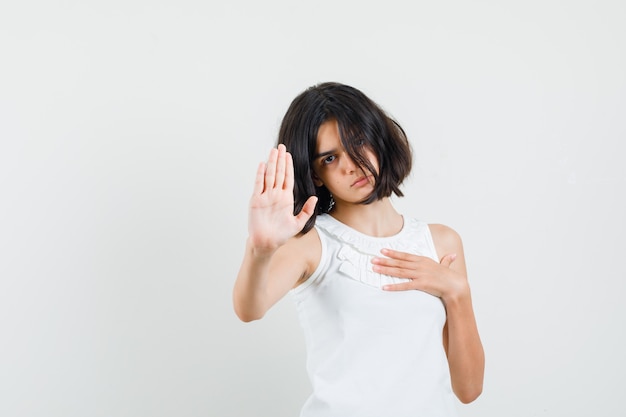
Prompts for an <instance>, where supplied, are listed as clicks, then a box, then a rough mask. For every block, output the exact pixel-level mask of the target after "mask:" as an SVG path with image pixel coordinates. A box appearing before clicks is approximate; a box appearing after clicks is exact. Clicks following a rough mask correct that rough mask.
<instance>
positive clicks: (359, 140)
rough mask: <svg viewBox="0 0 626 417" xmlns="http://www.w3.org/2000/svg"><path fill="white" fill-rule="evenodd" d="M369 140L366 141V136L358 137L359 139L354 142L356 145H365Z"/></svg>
mask: <svg viewBox="0 0 626 417" xmlns="http://www.w3.org/2000/svg"><path fill="white" fill-rule="evenodd" d="M366 143H367V142H365V138H358V139H357V140H355V141H354V144H355V145H356V146H363V145H365V144H366Z"/></svg>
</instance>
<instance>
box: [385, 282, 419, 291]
mask: <svg viewBox="0 0 626 417" xmlns="http://www.w3.org/2000/svg"><path fill="white" fill-rule="evenodd" d="M414 289H415V288H414V285H413V282H412V281H410V282H402V283H400V284H388V285H383V290H384V291H409V290H414Z"/></svg>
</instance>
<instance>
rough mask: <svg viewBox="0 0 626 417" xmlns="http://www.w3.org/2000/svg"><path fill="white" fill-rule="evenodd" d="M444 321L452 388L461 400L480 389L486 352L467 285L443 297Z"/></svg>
mask: <svg viewBox="0 0 626 417" xmlns="http://www.w3.org/2000/svg"><path fill="white" fill-rule="evenodd" d="M444 302H445V305H446V312H447V323H446V328H445V332H446V334H445V335H444V341H445V342H446V343H445V344H446V348H447V349H446V350H447V354H448V363H449V367H450V376H451V379H452V389H453V390H454V392H455V394H456V395H457V397H458V398H459V400H461V401H462V402H464V403H469V402H472V401H474V400H475V399H476V398H477V397H478V396H479V395H480V394H481V392H482V387H483V378H484V369H485V355H484V351H483V346H482V343H481V341H480V336H479V334H478V328H477V325H476V319H475V317H474V310H473V308H472V300H471V295H470V292H469V289H468V290H467V291H466V292H465V293H464V294H463V295H461V296H458V297H455V298H453V299H448V300H445V301H444Z"/></svg>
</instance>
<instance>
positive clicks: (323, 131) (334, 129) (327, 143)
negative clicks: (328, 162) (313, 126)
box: [315, 120, 342, 153]
mask: <svg viewBox="0 0 626 417" xmlns="http://www.w3.org/2000/svg"><path fill="white" fill-rule="evenodd" d="M341 146H342V144H341V136H340V135H339V124H338V123H337V121H336V120H327V121H325V122H324V123H322V124H321V125H320V127H319V129H318V130H317V145H316V146H315V150H316V152H317V153H322V152H325V151H329V150H332V149H337V148H340V147H341Z"/></svg>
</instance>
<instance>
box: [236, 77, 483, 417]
mask: <svg viewBox="0 0 626 417" xmlns="http://www.w3.org/2000/svg"><path fill="white" fill-rule="evenodd" d="M411 162H412V156H411V149H410V146H409V143H408V141H407V138H406V136H405V133H404V131H403V130H402V128H401V127H400V126H399V125H398V124H397V123H396V122H395V121H394V120H392V119H391V118H390V117H389V116H388V115H386V114H385V113H384V112H383V111H382V110H381V109H380V108H379V106H377V105H376V104H375V103H374V102H372V101H371V100H370V99H369V98H368V97H366V96H365V95H364V94H363V93H362V92H361V91H359V90H357V89H355V88H352V87H349V86H346V85H342V84H338V83H324V84H320V85H317V86H314V87H311V88H309V89H308V90H306V91H304V92H303V93H301V94H300V95H299V96H298V97H296V98H295V99H294V101H293V102H292V103H291V106H290V107H289V109H288V110H287V113H286V115H285V117H284V119H283V122H282V125H281V128H280V133H279V138H278V146H277V148H275V149H272V150H271V152H270V154H269V159H268V161H267V162H266V163H261V164H260V165H259V168H258V170H257V174H256V181H255V185H254V191H253V195H252V198H251V200H250V209H249V219H248V230H249V236H248V240H247V244H246V250H245V254H244V258H243V262H242V264H241V268H240V271H239V274H238V276H237V280H236V282H235V287H234V292H233V300H234V307H235V311H236V313H237V315H238V316H239V318H240V319H241V320H243V321H251V320H257V319H260V318H262V317H263V315H264V314H265V313H266V312H267V310H268V309H269V308H271V307H272V306H273V305H274V304H275V303H276V302H277V301H278V300H280V299H281V298H282V297H283V296H284V295H285V294H287V293H288V292H291V294H292V295H293V298H294V300H295V302H296V306H297V309H298V314H299V319H300V323H301V325H302V327H303V329H304V334H305V341H306V346H307V369H308V372H309V377H310V379H311V384H312V387H313V393H312V395H311V397H310V398H309V399H308V401H307V402H306V403H305V405H304V407H303V409H302V414H301V416H302V417H404V416H406V417H409V416H411V417H419V416H424V417H434V416H454V415H456V411H455V407H456V405H455V401H454V395H456V397H457V398H458V399H459V400H460V401H462V402H463V403H469V402H471V401H473V400H474V399H476V398H477V397H478V396H479V395H480V393H481V391H482V384H483V370H484V354H483V348H482V344H481V341H480V337H479V335H478V330H477V327H476V321H475V319H474V312H473V308H472V300H471V296H470V288H469V285H468V282H467V278H466V271H465V260H464V257H463V247H462V244H461V239H460V237H459V235H458V234H457V233H456V232H455V231H454V230H452V229H451V228H449V227H446V226H443V225H440V224H430V225H429V224H426V223H424V222H421V221H419V220H416V219H414V218H411V217H407V216H403V215H402V214H400V213H398V212H397V211H396V210H395V209H394V207H393V206H392V204H391V201H390V198H389V197H390V196H391V194H392V193H394V194H396V195H398V196H402V195H403V194H402V192H401V191H400V189H399V186H400V184H401V183H402V181H403V180H404V179H405V178H406V176H407V175H408V174H409V172H410V170H411Z"/></svg>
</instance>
